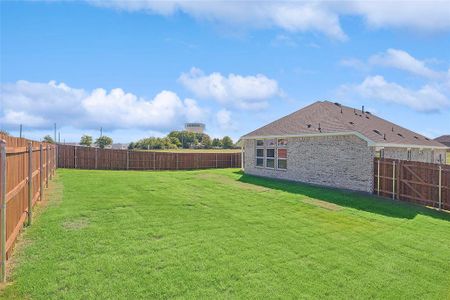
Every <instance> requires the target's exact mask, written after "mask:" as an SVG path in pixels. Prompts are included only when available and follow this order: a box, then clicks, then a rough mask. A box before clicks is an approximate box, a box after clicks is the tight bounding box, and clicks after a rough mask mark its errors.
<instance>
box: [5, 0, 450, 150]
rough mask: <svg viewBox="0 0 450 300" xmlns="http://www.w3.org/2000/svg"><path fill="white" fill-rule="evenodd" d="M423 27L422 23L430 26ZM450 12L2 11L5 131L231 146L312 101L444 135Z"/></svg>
mask: <svg viewBox="0 0 450 300" xmlns="http://www.w3.org/2000/svg"><path fill="white" fill-rule="evenodd" d="M424 16H426V17H425V18H424ZM449 49H450V5H449V4H448V2H447V3H446V2H434V3H433V2H417V1H416V2H407V1H403V2H401V3H400V4H399V3H397V4H396V3H393V4H392V2H379V3H375V2H366V3H361V2H359V3H358V2H351V1H347V2H338V1H334V2H313V3H310V2H277V3H272V2H263V3H258V2H255V1H253V2H227V3H225V2H221V1H215V2H176V1H175V2H164V3H162V2H151V1H145V0H142V1H138V2H134V1H113V0H111V1H108V2H97V1H87V2H84V1H78V2H59V1H47V2H40V1H36V2H12V1H4V2H1V110H0V126H1V127H2V128H3V129H6V130H8V131H9V132H10V133H12V134H15V135H16V134H18V131H17V130H18V127H19V124H23V126H24V135H25V136H26V137H29V138H34V139H40V138H42V137H43V136H44V135H45V134H52V132H53V123H54V122H56V123H57V126H58V131H61V137H62V139H63V140H66V141H78V140H79V138H80V136H81V135H82V134H85V133H86V134H92V135H93V136H94V137H95V136H98V134H99V128H100V127H103V130H104V133H105V134H107V135H110V136H112V137H113V139H114V140H115V141H117V142H130V141H134V140H137V139H140V138H143V137H148V136H154V135H156V136H161V135H164V134H166V133H168V132H169V131H171V130H177V129H181V128H182V126H183V123H184V122H186V121H201V122H204V123H206V127H207V132H208V133H209V134H210V135H212V136H223V135H230V136H231V137H233V138H234V139H237V138H239V137H240V136H241V135H243V134H245V133H247V132H249V131H252V130H254V129H256V128H258V127H260V126H262V125H264V124H266V123H268V122H270V121H273V120H275V119H277V118H279V117H281V116H284V115H286V114H288V113H291V112H293V111H295V110H297V109H300V108H301V107H303V106H305V105H307V104H310V103H312V102H314V101H317V100H330V101H335V102H336V101H337V102H340V103H343V104H346V105H349V106H353V107H361V106H362V105H365V107H366V108H367V109H368V110H371V111H372V112H373V113H375V114H377V115H379V116H381V117H383V118H386V119H388V120H391V121H393V122H395V123H397V124H399V125H402V126H405V127H407V128H409V129H412V130H414V131H417V132H419V133H421V134H424V135H426V136H429V137H436V136H439V135H441V134H445V133H447V134H448V133H450V121H449V119H450V51H449Z"/></svg>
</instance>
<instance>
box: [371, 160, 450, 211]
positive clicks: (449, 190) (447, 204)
mask: <svg viewBox="0 0 450 300" xmlns="http://www.w3.org/2000/svg"><path fill="white" fill-rule="evenodd" d="M374 182H376V184H377V189H376V190H375V189H374V193H376V194H378V195H380V196H385V197H391V198H392V199H399V200H403V201H408V202H413V203H417V204H421V205H427V206H432V207H436V208H439V209H446V210H450V165H442V164H432V163H422V162H414V161H403V160H393V159H387V158H382V159H378V158H377V159H375V161H374Z"/></svg>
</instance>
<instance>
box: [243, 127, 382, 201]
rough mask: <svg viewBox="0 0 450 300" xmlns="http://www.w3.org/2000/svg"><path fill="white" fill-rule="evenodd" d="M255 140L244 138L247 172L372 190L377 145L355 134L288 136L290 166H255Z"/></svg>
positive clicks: (245, 167)
mask: <svg viewBox="0 0 450 300" xmlns="http://www.w3.org/2000/svg"><path fill="white" fill-rule="evenodd" d="M255 144H256V140H245V146H244V148H245V159H244V161H245V166H244V169H245V173H248V174H252V175H257V176H264V177H272V178H279V179H287V180H293V181H300V182H307V183H312V184H319V185H324V186H331V187H338V188H345V189H352V190H359V191H366V192H372V191H373V158H374V153H375V151H374V149H373V148H372V147H368V146H367V143H366V142H365V141H363V140H361V139H360V138H358V137H356V136H354V135H348V136H347V135H346V136H324V137H297V138H288V145H287V151H288V158H287V170H276V169H275V170H274V169H267V168H262V167H256V150H255V149H256V147H255Z"/></svg>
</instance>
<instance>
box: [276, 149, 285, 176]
mask: <svg viewBox="0 0 450 300" xmlns="http://www.w3.org/2000/svg"><path fill="white" fill-rule="evenodd" d="M279 150H286V157H280V155H279V153H278V151H279ZM287 157H288V153H287V148H286V147H280V148H277V170H280V171H286V170H287ZM280 160H282V161H285V162H286V168H280V167H279V161H280Z"/></svg>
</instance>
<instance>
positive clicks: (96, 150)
mask: <svg viewBox="0 0 450 300" xmlns="http://www.w3.org/2000/svg"><path fill="white" fill-rule="evenodd" d="M97 152H98V148H95V169H97V161H98V158H97Z"/></svg>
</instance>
